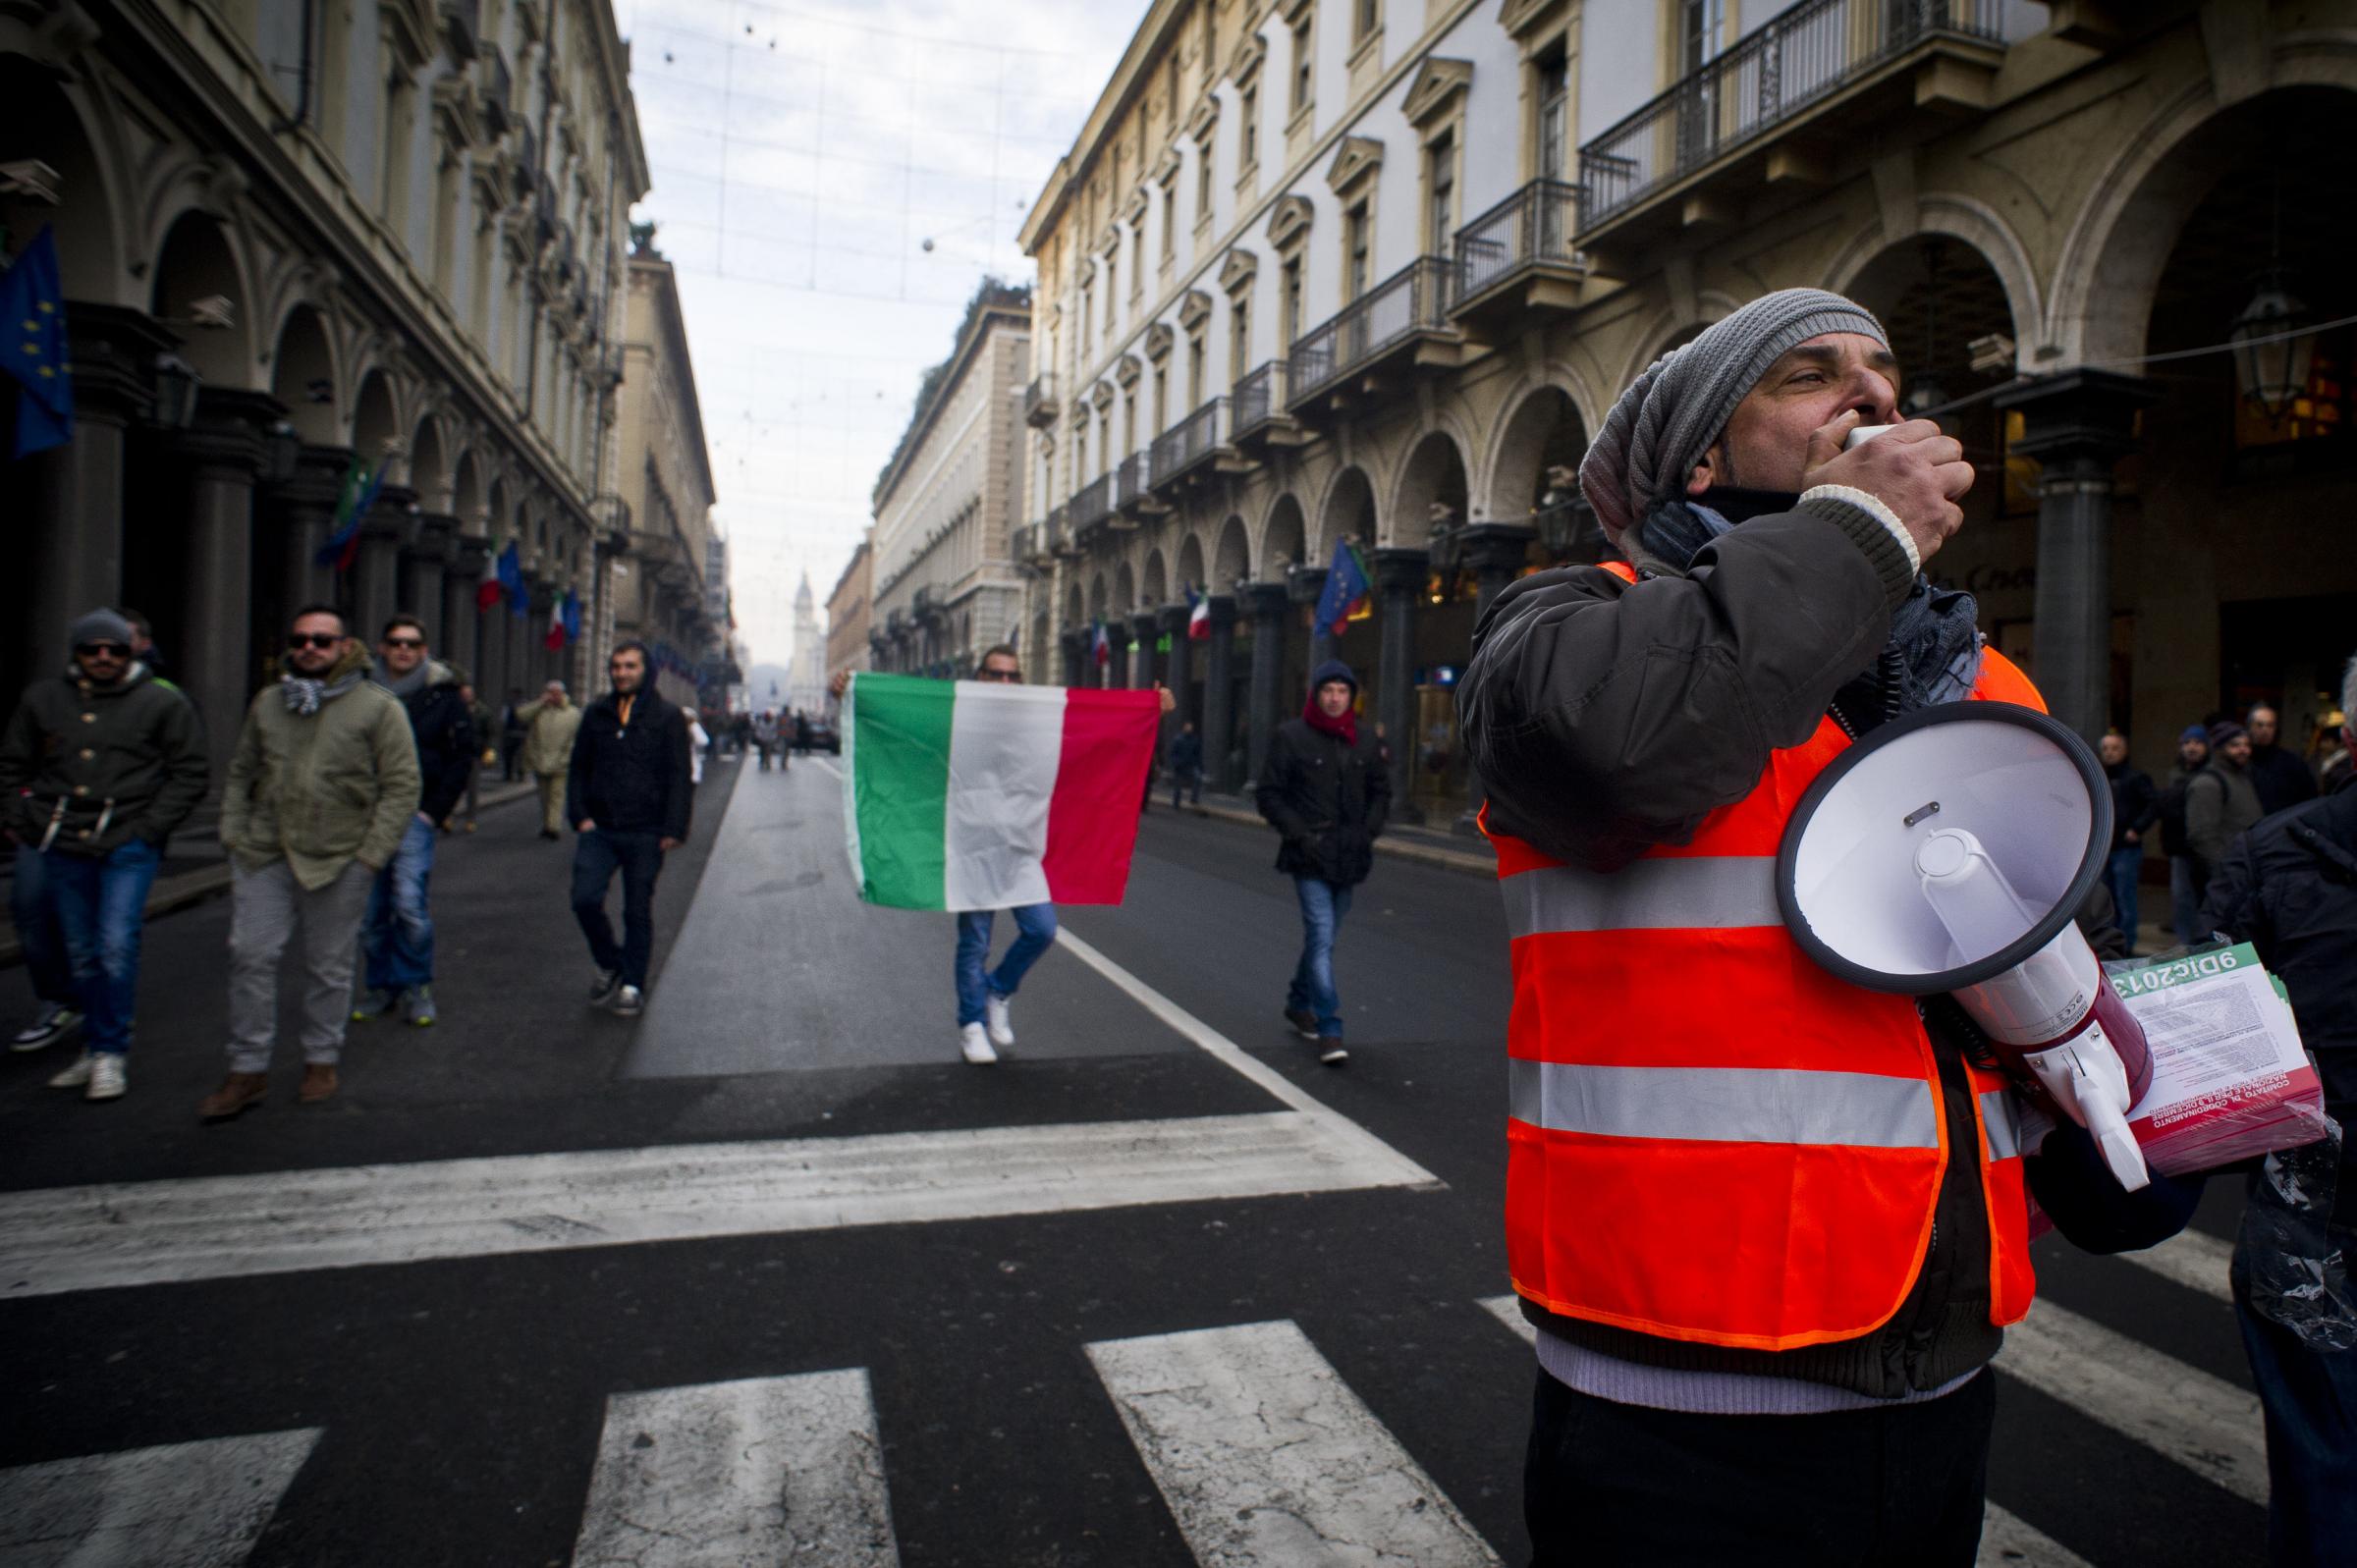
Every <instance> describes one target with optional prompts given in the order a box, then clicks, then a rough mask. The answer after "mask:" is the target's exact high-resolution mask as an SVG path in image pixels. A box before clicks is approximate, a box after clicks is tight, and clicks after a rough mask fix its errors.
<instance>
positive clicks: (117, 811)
mask: <svg viewBox="0 0 2357 1568" xmlns="http://www.w3.org/2000/svg"><path fill="white" fill-rule="evenodd" d="M206 772H207V770H206V767H205V760H204V727H203V725H202V724H200V723H199V722H198V721H197V718H196V710H195V708H194V707H193V706H192V705H191V704H190V702H189V699H188V698H187V697H185V696H183V695H182V694H181V692H180V690H179V688H178V687H176V686H172V685H169V684H167V683H166V682H164V681H161V680H158V679H156V678H155V676H153V675H151V674H149V672H148V670H147V667H146V666H144V665H138V664H135V665H133V666H132V667H131V673H130V674H129V675H128V676H124V677H123V679H121V680H120V681H117V682H116V683H114V684H113V685H107V686H100V685H94V684H92V683H91V682H89V681H87V680H85V679H83V678H82V674H81V672H80V671H79V670H77V669H73V668H71V667H70V668H69V670H68V673H67V674H65V675H63V676H50V677H48V678H47V679H44V680H36V681H34V682H33V683H32V684H31V685H29V686H27V687H26V688H25V696H24V700H23V701H21V702H19V703H18V704H17V711H16V714H15V715H14V716H13V717H12V718H11V719H10V720H9V722H8V731H7V733H6V735H5V736H0V799H4V801H5V807H6V821H7V825H8V826H9V827H10V828H13V829H14V830H15V831H16V833H17V836H18V838H22V839H23V840H24V841H25V842H27V843H31V844H37V843H39V842H40V841H41V840H42V838H44V837H45V836H47V835H48V833H49V825H50V822H51V820H52V819H53V818H55V819H56V821H57V828H58V831H57V834H56V837H55V838H51V839H50V843H51V845H52V847H55V848H59V849H64V850H67V851H68V852H70V853H74V854H85V855H106V854H111V853H113V852H114V851H115V850H117V849H119V848H121V847H122V846H123V845H124V844H126V843H129V842H130V841H131V840H132V839H133V838H144V839H146V840H147V841H148V842H149V843H151V844H154V845H156V846H157V847H158V848H161V847H162V845H163V842H164V840H165V838H169V837H170V836H171V833H172V830H173V829H175V828H177V827H179V826H180V825H181V823H183V822H185V821H186V820H187V819H188V815H189V813H190V812H192V811H193V810H195V809H196V803H197V802H198V801H199V800H202V799H203V798H204V785H205V779H206ZM61 802H62V803H63V804H64V806H65V811H64V814H63V815H62V817H61V816H58V810H57V808H58V806H59V804H60V803H61Z"/></svg>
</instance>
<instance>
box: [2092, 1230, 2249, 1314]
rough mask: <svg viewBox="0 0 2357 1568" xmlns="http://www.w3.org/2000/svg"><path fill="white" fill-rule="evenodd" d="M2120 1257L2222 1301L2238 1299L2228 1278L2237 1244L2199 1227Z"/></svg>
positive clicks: (2119, 1255) (2125, 1261) (2179, 1232)
mask: <svg viewBox="0 0 2357 1568" xmlns="http://www.w3.org/2000/svg"><path fill="white" fill-rule="evenodd" d="M2116 1256H2117V1257H2118V1258H2119V1259H2120V1261H2121V1262H2123V1263H2132V1264H2134V1265H2135V1266H2136V1267H2137V1268H2139V1269H2146V1270H2150V1271H2152V1272H2154V1273H2157V1274H2159V1275H2160V1276H2161V1277H2162V1278H2164V1279H2168V1280H2173V1281H2174V1282H2176V1283H2177V1284H2180V1285H2183V1286H2184V1287H2185V1288H2186V1289H2188V1290H2198V1291H2200V1292H2201V1293H2202V1294H2203V1295H2205V1296H2210V1297H2213V1298H2215V1299H2216V1300H2219V1301H2226V1302H2230V1301H2232V1300H2233V1299H2234V1291H2233V1288H2232V1287H2231V1286H2230V1285H2229V1284H2228V1283H2227V1281H2226V1268H2227V1266H2228V1265H2229V1264H2231V1263H2232V1262H2233V1261H2234V1243H2232V1242H2230V1241H2220V1240H2219V1238H2218V1237H2216V1236H2213V1235H2208V1234H2206V1233H2204V1232H2202V1231H2199V1230H2180V1231H2178V1232H2177V1233H2176V1234H2175V1235H2173V1236H2171V1237H2169V1238H2168V1239H2167V1240H2166V1241H2165V1242H2163V1243H2161V1245H2160V1246H2158V1247H2148V1248H2146V1249H2145V1250H2144V1251H2142V1252H2123V1253H2119V1254H2117V1255H2116Z"/></svg>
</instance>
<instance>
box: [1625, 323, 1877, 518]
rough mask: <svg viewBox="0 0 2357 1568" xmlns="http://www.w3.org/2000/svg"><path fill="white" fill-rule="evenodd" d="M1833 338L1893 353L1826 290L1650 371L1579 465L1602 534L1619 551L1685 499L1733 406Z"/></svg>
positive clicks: (1709, 335)
mask: <svg viewBox="0 0 2357 1568" xmlns="http://www.w3.org/2000/svg"><path fill="white" fill-rule="evenodd" d="M1829 332H1856V333H1863V334H1864V335H1865V336H1867V337H1869V338H1872V339H1873V340H1874V341H1875V342H1877V343H1879V344H1881V345H1883V347H1885V348H1886V349H1887V348H1889V347H1890V346H1891V340H1890V339H1889V338H1888V337H1887V336H1885V335H1884V332H1883V324H1882V323H1881V322H1879V321H1877V320H1875V319H1874V314H1873V312H1871V311H1869V310H1868V309H1867V308H1866V307H1865V306H1864V305H1861V304H1859V303H1857V302H1856V301H1855V300H1851V299H1844V298H1842V297H1841V296H1839V295H1837V294H1829V293H1827V292H1826V291H1825V290H1823V289H1781V290H1779V291H1778V292H1777V293H1775V294H1771V295H1764V296H1762V297H1759V298H1757V299H1754V300H1753V301H1752V302H1751V303H1749V304H1747V305H1745V306H1744V307H1743V308H1742V309H1740V310H1738V311H1736V312H1735V313H1734V314H1733V315H1730V316H1728V317H1727V318H1726V319H1725V320H1723V321H1716V322H1713V323H1712V324H1711V326H1710V327H1709V328H1708V329H1707V330H1705V331H1704V333H1703V334H1702V336H1701V337H1699V338H1696V339H1695V340H1694V341H1693V342H1692V343H1688V344H1683V345H1680V346H1679V347H1677V348H1675V349H1672V350H1671V351H1669V352H1668V353H1666V354H1664V355H1662V356H1661V357H1660V358H1659V359H1656V360H1655V361H1654V362H1653V363H1652V364H1650V365H1648V366H1646V368H1645V373H1644V374H1643V375H1641V376H1639V377H1637V379H1636V380H1634V381H1632V382H1630V383H1629V386H1628V390H1627V391H1626V392H1623V393H1621V394H1620V401H1619V402H1618V403H1616V404H1614V405H1613V411H1612V412H1610V413H1608V414H1606V415H1605V416H1604V428H1603V429H1601V430H1599V431H1598V432H1596V439H1595V440H1594V441H1593V442H1591V443H1590V444H1589V446H1588V455H1587V456H1586V457H1585V458H1583V459H1582V460H1580V464H1579V488H1580V491H1581V493H1582V494H1583V495H1585V496H1586V497H1587V498H1588V505H1589V506H1591V507H1593V508H1595V509H1596V519H1597V521H1599V522H1601V523H1603V524H1604V529H1605V532H1606V533H1608V534H1610V535H1612V537H1613V539H1614V541H1615V542H1616V543H1617V542H1618V541H1619V538H1620V535H1621V533H1622V532H1623V531H1625V530H1626V529H1629V528H1632V527H1634V526H1636V524H1638V523H1639V522H1642V521H1643V520H1644V519H1645V516H1646V514H1649V513H1650V512H1652V511H1653V509H1654V508H1656V507H1658V506H1660V505H1661V504H1662V503H1663V502H1665V501H1670V500H1674V499H1675V498H1676V497H1677V496H1678V495H1679V494H1680V493H1682V492H1683V491H1684V489H1685V485H1686V479H1687V477H1688V476H1689V475H1691V474H1692V473H1693V472H1694V465H1695V464H1696V463H1698V462H1700V461H1701V460H1702V456H1703V454H1704V453H1706V452H1708V451H1710V450H1711V443H1712V442H1714V441H1717V440H1718V439H1719V435H1720V432H1721V431H1723V430H1725V429H1726V428H1727V420H1728V419H1729V418H1731V417H1733V415H1734V411H1735V405H1737V404H1739V403H1741V402H1742V401H1743V399H1744V397H1745V396H1746V395H1747V394H1748V393H1749V392H1750V391H1751V389H1752V388H1753V387H1754V386H1756V385H1758V384H1759V379H1760V377H1762V376H1764V375H1766V374H1767V373H1768V367H1769V366H1770V365H1772V364H1774V363H1776V361H1777V357H1778V356H1779V355H1780V354H1781V353H1783V352H1784V351H1786V350H1788V349H1791V348H1793V347H1795V346H1796V345H1799V344H1803V343H1806V342H1808V341H1809V340H1810V339H1811V338H1816V337H1822V336H1824V335H1825V334H1826V333H1829Z"/></svg>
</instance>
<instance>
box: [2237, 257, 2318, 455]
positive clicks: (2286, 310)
mask: <svg viewBox="0 0 2357 1568" xmlns="http://www.w3.org/2000/svg"><path fill="white" fill-rule="evenodd" d="M2307 322H2308V307H2307V306H2306V305H2305V304H2303V303H2301V301H2300V300H2299V298H2298V297H2295V296H2294V295H2293V294H2292V293H2291V291H2289V290H2288V289H2286V288H2284V287H2283V269H2282V267H2281V266H2280V265H2276V266H2271V267H2269V268H2268V269H2267V271H2266V272H2264V273H2262V274H2261V275H2260V278H2259V292H2258V293H2256V294H2254V295H2253V296H2252V297H2251V302H2250V303H2249V304H2247V305H2244V306H2243V307H2242V314H2241V315H2239V316H2236V317H2235V318H2234V330H2233V331H2232V332H2231V333H2229V334H2228V335H2227V341H2228V342H2230V343H2231V344H2233V346H2234V379H2235V380H2236V381H2237V382H2238V383H2239V384H2240V386H2241V388H2242V395H2243V396H2244V397H2246V398H2248V399H2250V400H2251V401H2252V402H2253V403H2256V404H2257V405H2259V406H2260V407H2262V408H2264V409H2266V410H2267V416H2268V417H2269V418H2270V419H2280V418H2282V417H2283V414H2284V412H2285V410H2287V409H2288V408H2290V406H2291V405H2292V402H2293V400H2294V399H2296V398H2298V397H2299V396H2300V395H2301V394H2302V393H2303V392H2306V391H2307V390H2308V367H2309V364H2310V362H2311V361H2312V360H2313V359H2314V357H2315V355H2316V339H2315V336H2314V335H2313V334H2312V333H2308V332H2304V331H2302V330H2301V329H2302V328H2303V327H2305V326H2306V325H2307Z"/></svg>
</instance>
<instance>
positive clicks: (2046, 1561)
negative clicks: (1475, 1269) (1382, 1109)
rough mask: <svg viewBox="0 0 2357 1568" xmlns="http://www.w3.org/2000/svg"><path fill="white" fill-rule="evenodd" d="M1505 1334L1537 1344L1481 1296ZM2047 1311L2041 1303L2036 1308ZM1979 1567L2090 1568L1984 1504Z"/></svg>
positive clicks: (1504, 1299) (1514, 1304)
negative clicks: (1504, 1327) (1503, 1328)
mask: <svg viewBox="0 0 2357 1568" xmlns="http://www.w3.org/2000/svg"><path fill="white" fill-rule="evenodd" d="M1477 1305H1478V1306H1480V1307H1481V1309H1482V1310H1483V1311H1484V1312H1487V1313H1489V1314H1490V1315H1491V1316H1492V1317H1494V1318H1496V1319H1497V1320H1498V1321H1499V1322H1500V1323H1501V1324H1503V1325H1506V1327H1507V1331H1509V1332H1510V1333H1512V1334H1513V1335H1514V1336H1515V1337H1516V1338H1518V1339H1520V1340H1521V1341H1522V1342H1523V1343H1524V1344H1526V1345H1535V1344H1536V1343H1537V1342H1538V1337H1539V1331H1538V1329H1537V1328H1535V1327H1533V1326H1532V1325H1531V1322H1530V1320H1529V1319H1527V1318H1525V1317H1523V1316H1522V1305H1521V1298H1520V1297H1518V1296H1512V1295H1506V1296H1485V1297H1483V1298H1482V1300H1481V1301H1480V1302H1479V1303H1477ZM2038 1310H2039V1311H2041V1312H2045V1311H2050V1310H2054V1309H2050V1308H2048V1307H2046V1306H2044V1305H2043V1304H2042V1305H2041V1306H2040V1307H2039V1308H2038ZM1979 1568H2090V1565H2089V1564H2088V1562H2087V1560H2086V1559H2085V1558H2083V1557H2081V1556H2080V1555H2079V1554H2078V1553H2076V1552H2074V1551H2072V1550H2071V1549H2070V1548H2069V1547H2068V1546H2065V1545H2063V1544H2062V1543H2061V1542H2060V1541H2055V1540H2053V1539H2052V1538H2051V1537H2048V1536H2047V1535H2045V1534H2043V1533H2042V1532H2040V1531H2039V1530H2038V1529H2037V1527H2036V1526H2034V1525H2031V1524H2029V1523H2027V1522H2025V1521H2024V1520H2023V1519H2021V1518H2020V1516H2018V1515H2016V1514H2013V1513H2011V1512H2008V1511H2007V1510H2005V1509H2003V1508H2001V1507H1999V1506H1998V1505H1997V1504H1996V1503H1989V1504H1987V1505H1986V1508H1985V1511H1984V1512H1983V1514H1982V1516H1981V1555H1980V1564H1979Z"/></svg>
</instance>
